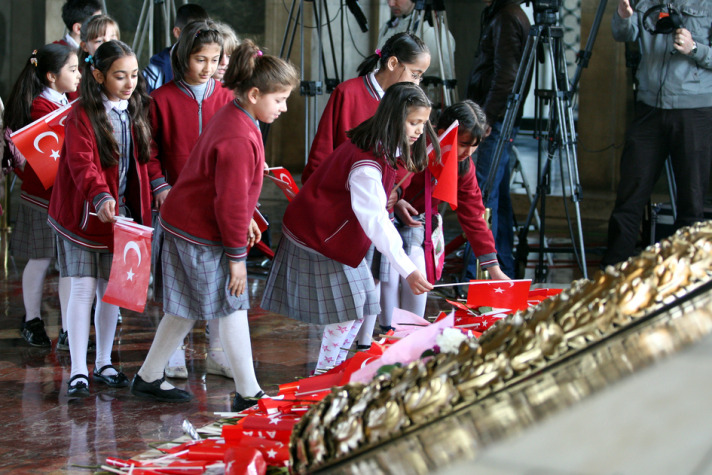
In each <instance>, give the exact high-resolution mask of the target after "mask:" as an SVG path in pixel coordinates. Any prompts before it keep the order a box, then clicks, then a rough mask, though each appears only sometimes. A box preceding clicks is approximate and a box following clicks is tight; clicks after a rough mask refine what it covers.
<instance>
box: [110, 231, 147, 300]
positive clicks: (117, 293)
mask: <svg viewBox="0 0 712 475" xmlns="http://www.w3.org/2000/svg"><path fill="white" fill-rule="evenodd" d="M152 234H153V228H149V227H147V226H141V225H140V224H137V223H134V222H131V221H129V220H126V219H122V218H119V219H117V221H116V223H114V260H113V261H112V262H111V274H110V275H109V283H108V285H107V286H106V292H105V293H104V298H103V299H102V301H104V302H106V303H110V304H113V305H117V306H119V307H122V308H126V309H128V310H133V311H134V312H139V313H140V312H143V309H144V307H145V306H146V297H147V296H148V282H149V280H150V276H151V235H152Z"/></svg>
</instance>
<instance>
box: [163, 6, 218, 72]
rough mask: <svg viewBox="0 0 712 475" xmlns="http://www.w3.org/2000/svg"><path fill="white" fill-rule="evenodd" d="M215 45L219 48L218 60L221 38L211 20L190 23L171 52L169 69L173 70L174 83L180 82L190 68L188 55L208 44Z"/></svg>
mask: <svg viewBox="0 0 712 475" xmlns="http://www.w3.org/2000/svg"><path fill="white" fill-rule="evenodd" d="M213 43H215V44H217V45H219V46H220V58H219V59H218V62H219V61H220V60H221V59H222V55H223V54H224V51H223V36H222V34H221V33H220V32H219V31H218V29H217V26H216V25H215V22H214V21H212V20H198V21H191V22H190V23H188V24H187V25H185V28H183V29H182V30H181V32H180V37H179V38H178V43H176V45H175V46H174V47H173V50H172V51H171V67H172V68H173V77H174V79H175V80H176V81H182V80H183V78H184V77H185V73H186V72H187V71H188V69H189V68H190V66H189V64H190V55H191V54H194V53H197V52H198V51H200V50H201V49H203V46H205V45H208V44H213Z"/></svg>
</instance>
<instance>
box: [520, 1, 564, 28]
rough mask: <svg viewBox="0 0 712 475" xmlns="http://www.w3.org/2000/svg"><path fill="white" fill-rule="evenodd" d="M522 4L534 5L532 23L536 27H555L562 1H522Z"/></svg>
mask: <svg viewBox="0 0 712 475" xmlns="http://www.w3.org/2000/svg"><path fill="white" fill-rule="evenodd" d="M522 3H526V4H527V5H529V4H534V23H536V24H537V25H555V24H556V20H557V18H556V15H557V14H558V13H559V10H560V9H561V6H562V5H563V0H523V1H522Z"/></svg>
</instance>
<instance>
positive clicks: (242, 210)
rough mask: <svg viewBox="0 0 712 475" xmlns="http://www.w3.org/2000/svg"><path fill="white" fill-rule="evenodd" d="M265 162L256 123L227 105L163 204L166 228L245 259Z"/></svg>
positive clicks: (234, 102)
mask: <svg viewBox="0 0 712 475" xmlns="http://www.w3.org/2000/svg"><path fill="white" fill-rule="evenodd" d="M264 163H265V149H264V145H263V143H262V133H261V132H260V129H259V127H258V126H257V123H256V122H255V121H254V119H253V118H252V117H250V116H249V115H248V114H247V112H245V111H244V110H243V109H241V108H240V107H239V106H238V105H237V103H236V101H233V102H231V103H230V104H227V105H226V106H224V107H223V108H222V109H220V110H219V111H218V112H217V113H216V114H215V115H214V116H213V119H212V120H211V121H210V123H209V124H208V126H207V127H206V128H205V131H204V132H203V134H202V135H201V136H200V138H199V139H198V143H196V144H195V147H194V148H193V151H192V152H191V154H190V158H189V159H188V166H187V167H185V169H184V170H183V171H182V172H181V175H180V177H179V178H178V181H177V182H176V184H175V186H174V187H173V188H172V189H171V192H170V193H168V197H167V198H166V201H165V202H164V203H163V206H161V224H162V226H163V228H164V229H165V230H166V231H168V232H170V233H173V234H175V235H176V236H179V237H181V238H183V239H185V240H187V241H190V242H192V243H194V244H201V245H205V246H222V247H223V248H224V250H225V255H226V256H227V257H228V258H229V259H230V260H233V261H240V260H245V259H246V258H247V232H248V226H249V224H250V220H251V219H252V213H253V211H254V209H255V206H256V205H257V199H258V198H259V196H260V190H261V189H262V178H263V176H264ZM300 193H301V191H300Z"/></svg>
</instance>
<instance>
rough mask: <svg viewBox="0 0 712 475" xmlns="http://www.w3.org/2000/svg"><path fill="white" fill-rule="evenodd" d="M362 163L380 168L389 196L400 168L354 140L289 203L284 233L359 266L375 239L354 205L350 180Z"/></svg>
mask: <svg viewBox="0 0 712 475" xmlns="http://www.w3.org/2000/svg"><path fill="white" fill-rule="evenodd" d="M362 166H370V167H374V168H377V169H378V170H379V172H380V173H381V175H382V183H383V189H384V191H385V193H386V196H388V193H389V192H390V190H391V189H392V188H393V185H394V184H395V177H396V169H395V168H392V167H391V166H389V165H388V164H387V163H386V161H385V160H383V159H379V158H376V157H375V156H374V155H373V154H372V153H370V152H364V151H363V150H361V149H359V148H358V147H357V146H356V145H354V144H353V143H351V141H347V142H344V143H343V144H341V145H340V146H339V148H337V149H336V150H335V151H334V153H333V155H332V156H331V157H329V159H328V160H327V161H326V162H324V163H323V164H322V165H321V166H320V167H319V168H318V169H317V170H316V172H315V173H314V175H313V177H312V178H311V179H310V180H309V181H308V182H307V183H305V184H304V186H303V187H302V189H301V190H299V193H297V196H296V197H295V198H294V200H292V202H291V203H289V205H288V206H287V210H286V211H285V213H284V218H283V220H282V230H283V231H284V234H286V235H288V236H289V237H290V238H292V239H293V240H294V241H295V242H297V243H299V244H301V245H303V246H306V247H308V248H310V249H313V250H315V251H317V252H319V253H320V254H323V255H324V256H326V257H328V258H330V259H333V260H335V261H338V262H341V263H342V264H346V265H348V266H351V267H357V266H358V265H359V263H360V262H361V261H362V260H363V258H364V257H365V256H366V252H367V251H368V248H369V247H370V246H371V240H370V239H369V238H368V237H367V236H366V233H364V232H363V229H362V228H361V225H360V224H359V222H358V219H357V218H356V215H355V214H354V212H353V209H352V208H351V194H350V192H349V186H348V179H349V174H350V173H351V171H352V170H354V169H356V168H358V167H362Z"/></svg>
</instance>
